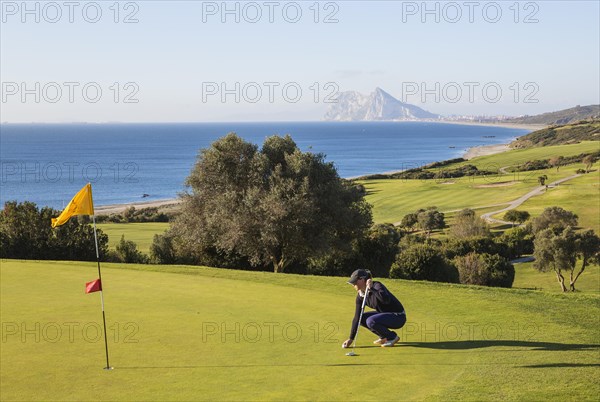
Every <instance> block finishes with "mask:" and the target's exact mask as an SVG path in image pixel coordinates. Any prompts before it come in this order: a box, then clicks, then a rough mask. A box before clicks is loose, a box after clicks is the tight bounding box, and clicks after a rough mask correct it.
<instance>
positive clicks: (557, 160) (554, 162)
mask: <svg viewBox="0 0 600 402" xmlns="http://www.w3.org/2000/svg"><path fill="white" fill-rule="evenodd" d="M564 159H565V158H564V157H562V156H553V157H552V158H550V160H549V161H548V163H549V164H550V166H552V167H555V168H556V171H557V172H558V171H559V169H560V166H561V165H562V164H563V162H564Z"/></svg>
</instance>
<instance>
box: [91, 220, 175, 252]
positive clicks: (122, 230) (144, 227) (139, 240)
mask: <svg viewBox="0 0 600 402" xmlns="http://www.w3.org/2000/svg"><path fill="white" fill-rule="evenodd" d="M98 228H99V229H102V231H103V232H104V233H106V234H107V235H108V244H109V247H110V248H112V249H114V248H115V246H116V245H117V244H118V243H119V241H120V240H121V236H122V235H125V239H126V240H132V241H134V242H135V243H136V244H137V246H138V250H140V251H142V252H144V253H149V252H150V245H151V244H152V239H153V238H154V235H155V234H159V233H163V232H164V231H165V230H167V229H168V228H169V223H167V222H148V223H101V224H98Z"/></svg>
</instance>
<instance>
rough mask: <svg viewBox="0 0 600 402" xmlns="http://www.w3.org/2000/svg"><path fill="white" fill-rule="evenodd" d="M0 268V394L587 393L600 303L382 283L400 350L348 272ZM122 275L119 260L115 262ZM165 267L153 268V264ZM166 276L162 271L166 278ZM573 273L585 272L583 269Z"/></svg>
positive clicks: (599, 331)
mask: <svg viewBox="0 0 600 402" xmlns="http://www.w3.org/2000/svg"><path fill="white" fill-rule="evenodd" d="M103 267H104V268H103V280H104V285H105V292H104V294H105V303H106V314H107V324H108V327H109V348H110V356H111V365H112V366H114V370H111V371H105V370H103V369H102V368H103V367H104V365H105V360H104V344H103V341H102V339H101V338H100V337H99V336H98V333H97V331H98V329H99V328H101V327H100V323H101V313H100V297H99V294H98V293H94V294H89V295H86V294H85V293H84V283H85V282H86V281H90V280H92V279H95V278H96V277H97V271H96V267H95V264H93V263H76V262H36V261H15V260H2V261H1V271H0V273H1V310H2V349H1V355H0V356H1V361H2V369H1V387H2V400H7V401H8V400H27V401H33V400H123V401H125V400H127V401H131V400H148V401H150V400H335V401H342V400H499V399H502V400H557V401H563V400H597V399H598V397H599V395H600V388H599V386H598V384H599V383H600V370H598V367H599V366H600V355H599V352H600V344H599V343H598V340H599V335H600V327H599V326H598V317H599V314H600V298H599V297H598V296H597V295H594V294H582V293H578V294H566V295H563V294H556V293H547V292H539V291H537V292H534V291H525V290H514V289H513V290H511V289H491V288H479V287H467V286H460V285H449V284H433V283H426V282H411V281H400V280H391V279H386V280H383V282H384V283H385V284H386V285H388V287H389V288H390V290H391V291H392V292H393V293H394V294H396V295H397V296H398V297H399V299H400V300H401V301H402V302H403V304H404V305H405V307H406V309H407V315H408V323H407V325H406V326H405V327H404V329H403V330H402V332H401V342H400V343H399V345H398V346H397V347H394V348H389V349H383V348H379V347H374V346H373V345H372V343H371V342H372V341H373V339H374V338H375V336H374V335H372V334H371V333H369V332H368V331H366V330H364V328H363V329H361V331H360V333H359V337H358V342H357V344H358V346H357V350H356V351H357V353H358V354H359V356H357V357H347V356H345V352H346V351H344V350H342V349H341V348H340V344H341V342H342V341H343V340H344V339H346V337H347V333H348V332H349V326H350V321H351V318H352V314H353V303H354V291H353V289H352V288H351V287H350V286H349V285H347V284H346V283H345V280H346V278H334V277H313V276H297V275H284V274H272V273H264V272H244V271H234V270H225V269H212V268H203V267H188V266H152V265H131V266H126V267H124V266H123V265H119V264H105V265H104V266H103ZM126 268H127V269H126ZM159 271H163V272H159ZM166 271H169V272H166ZM584 276H585V274H584ZM582 279H584V278H582Z"/></svg>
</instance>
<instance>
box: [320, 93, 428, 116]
mask: <svg viewBox="0 0 600 402" xmlns="http://www.w3.org/2000/svg"><path fill="white" fill-rule="evenodd" d="M438 118H440V116H439V115H437V114H434V113H430V112H428V111H426V110H423V109H421V108H420V107H418V106H414V105H410V104H408V103H404V102H400V101H399V100H398V99H396V98H394V97H393V96H392V95H390V94H388V93H387V92H385V91H384V90H383V89H381V88H376V89H375V92H373V93H372V94H370V95H363V94H361V93H358V92H355V91H347V92H341V93H340V94H339V96H338V98H337V103H333V104H332V105H331V106H330V107H329V110H328V111H327V113H325V120H333V121H377V120H420V119H438Z"/></svg>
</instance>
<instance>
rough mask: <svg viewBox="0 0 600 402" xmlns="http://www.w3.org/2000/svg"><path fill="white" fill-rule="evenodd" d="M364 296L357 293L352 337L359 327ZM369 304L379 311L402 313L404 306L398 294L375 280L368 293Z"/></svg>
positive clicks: (351, 337) (352, 337)
mask: <svg viewBox="0 0 600 402" xmlns="http://www.w3.org/2000/svg"><path fill="white" fill-rule="evenodd" d="M362 302H363V297H362V296H360V294H357V295H356V310H355V311H354V319H353V320H352V329H351V330H350V339H354V337H355V336H356V331H357V329H358V319H359V317H360V310H361V308H362ZM367 306H369V307H371V308H372V309H374V310H375V311H377V312H379V313H401V312H403V311H404V306H403V305H402V303H400V301H399V300H398V299H396V296H394V295H393V294H392V293H391V292H390V291H389V290H388V289H387V288H386V287H385V286H384V285H383V283H381V282H377V281H373V283H372V284H371V289H369V294H368V295H367Z"/></svg>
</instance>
